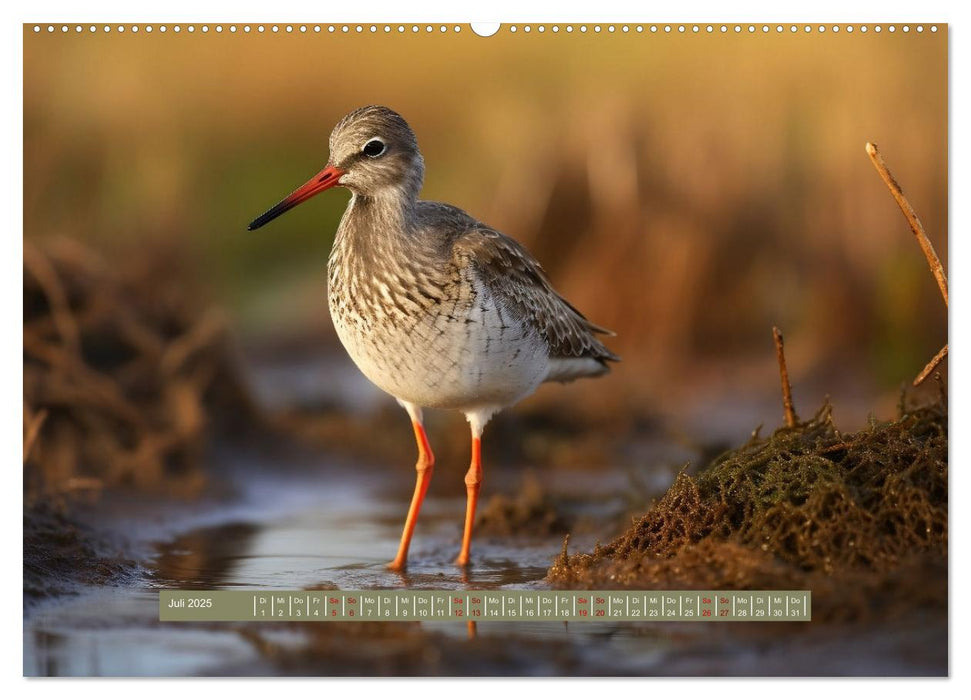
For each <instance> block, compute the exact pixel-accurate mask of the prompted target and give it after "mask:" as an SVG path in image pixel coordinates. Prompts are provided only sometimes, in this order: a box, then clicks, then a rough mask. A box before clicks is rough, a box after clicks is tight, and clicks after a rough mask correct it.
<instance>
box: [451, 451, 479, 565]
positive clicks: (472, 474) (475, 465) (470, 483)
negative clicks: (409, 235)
mask: <svg viewBox="0 0 971 700" xmlns="http://www.w3.org/2000/svg"><path fill="white" fill-rule="evenodd" d="M481 483H482V440H481V439H480V438H478V437H476V436H474V435H473V436H472V464H471V465H470V466H469V471H468V472H466V474H465V490H466V493H467V497H466V504H465V532H464V533H463V534H462V551H461V552H459V557H458V559H456V560H455V563H456V564H458V565H459V566H467V565H468V563H469V548H470V547H471V546H472V523H473V522H474V521H475V506H476V503H478V501H479V485H480V484H481Z"/></svg>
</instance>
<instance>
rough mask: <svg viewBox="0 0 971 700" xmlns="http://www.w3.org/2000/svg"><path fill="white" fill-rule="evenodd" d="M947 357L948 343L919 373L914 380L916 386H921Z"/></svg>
mask: <svg viewBox="0 0 971 700" xmlns="http://www.w3.org/2000/svg"><path fill="white" fill-rule="evenodd" d="M945 357H947V345H946V344H945V345H944V347H943V348H941V349H940V351H939V352H938V353H937V354H936V355H934V359H933V360H931V361H930V362H928V363H927V366H926V367H924V369H923V370H922V371H921V373H920V374H918V375H917V379H915V380H914V386H919V385H920V384H923V382H924V380H925V379H927V378H928V377H929V376H931V372H933V371H934V370H935V369H937V366H938V365H939V364H941V361H942V360H943V359H944V358H945Z"/></svg>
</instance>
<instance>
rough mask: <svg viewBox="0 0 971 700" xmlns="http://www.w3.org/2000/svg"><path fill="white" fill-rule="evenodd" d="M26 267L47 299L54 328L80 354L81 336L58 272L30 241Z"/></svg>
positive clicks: (71, 348) (27, 248) (70, 347)
mask: <svg viewBox="0 0 971 700" xmlns="http://www.w3.org/2000/svg"><path fill="white" fill-rule="evenodd" d="M24 267H26V268H27V270H28V271H29V272H30V274H32V275H33V276H34V279H36V280H37V284H38V285H40V288H41V290H42V291H43V293H44V296H45V297H47V303H48V304H50V310H51V318H52V320H53V322H54V327H55V328H56V329H57V332H58V333H59V334H60V336H61V340H62V341H64V345H66V346H67V347H68V349H70V351H71V352H72V353H74V354H78V352H79V349H80V347H81V341H80V338H81V334H80V332H79V331H78V324H77V322H76V321H75V320H74V315H73V314H72V313H71V307H70V305H69V304H68V301H67V293H66V292H65V291H64V285H63V284H61V278H60V276H59V275H58V273H57V270H55V269H54V266H53V265H52V264H51V261H50V260H49V259H48V258H47V256H46V255H44V254H43V253H42V252H41V251H40V250H38V249H37V248H36V247H34V246H33V245H32V244H31V243H29V242H28V241H24Z"/></svg>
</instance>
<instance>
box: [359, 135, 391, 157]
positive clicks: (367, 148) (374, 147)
mask: <svg viewBox="0 0 971 700" xmlns="http://www.w3.org/2000/svg"><path fill="white" fill-rule="evenodd" d="M387 151H388V145H387V144H386V143H385V142H384V141H382V140H381V139H371V140H370V141H368V142H367V143H366V144H364V148H362V149H361V153H363V154H364V155H366V156H367V157H368V158H379V157H380V156H383V155H384V154H385V153H387Z"/></svg>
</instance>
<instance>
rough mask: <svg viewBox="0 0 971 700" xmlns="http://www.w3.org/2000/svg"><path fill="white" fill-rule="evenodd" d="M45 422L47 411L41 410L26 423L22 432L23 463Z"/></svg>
mask: <svg viewBox="0 0 971 700" xmlns="http://www.w3.org/2000/svg"><path fill="white" fill-rule="evenodd" d="M45 420H47V411H44V410H41V411H38V412H37V414H36V415H34V416H32V417H31V418H30V419H29V421H28V422H27V425H26V430H25V432H24V462H26V461H27V458H28V457H29V456H30V451H31V450H32V449H34V444H35V443H36V442H37V436H38V435H40V429H41V427H42V426H43V425H44V421H45Z"/></svg>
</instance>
